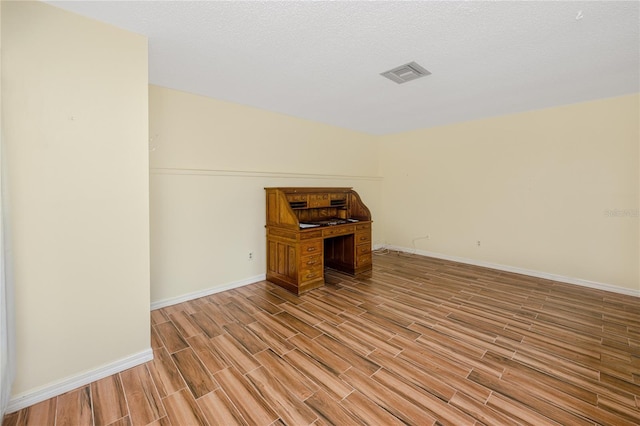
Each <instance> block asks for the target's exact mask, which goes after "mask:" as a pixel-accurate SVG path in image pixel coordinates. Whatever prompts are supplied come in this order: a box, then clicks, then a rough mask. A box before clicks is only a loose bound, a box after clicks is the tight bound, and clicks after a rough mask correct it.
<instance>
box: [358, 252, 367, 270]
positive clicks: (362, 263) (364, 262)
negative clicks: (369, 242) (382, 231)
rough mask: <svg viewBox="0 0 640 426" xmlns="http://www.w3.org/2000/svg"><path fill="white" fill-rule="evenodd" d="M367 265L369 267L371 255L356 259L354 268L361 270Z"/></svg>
mask: <svg viewBox="0 0 640 426" xmlns="http://www.w3.org/2000/svg"><path fill="white" fill-rule="evenodd" d="M367 265H371V253H367V254H363V255H360V256H358V257H356V268H362V267H363V266H367Z"/></svg>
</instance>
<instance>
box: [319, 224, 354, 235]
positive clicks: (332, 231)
mask: <svg viewBox="0 0 640 426" xmlns="http://www.w3.org/2000/svg"><path fill="white" fill-rule="evenodd" d="M353 231H354V229H353V226H336V227H335V228H334V227H329V228H325V229H323V230H322V236H323V237H334V236H337V235H345V234H353Z"/></svg>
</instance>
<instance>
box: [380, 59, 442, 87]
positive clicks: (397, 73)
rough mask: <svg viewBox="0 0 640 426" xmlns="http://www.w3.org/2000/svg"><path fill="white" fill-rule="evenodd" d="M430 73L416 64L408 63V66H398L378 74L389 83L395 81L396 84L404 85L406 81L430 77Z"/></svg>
mask: <svg viewBox="0 0 640 426" xmlns="http://www.w3.org/2000/svg"><path fill="white" fill-rule="evenodd" d="M430 74H431V73H430V72H429V71H427V70H426V69H424V68H423V67H421V66H420V65H418V64H416V63H415V62H409V63H408V64H404V65H400V66H399V67H395V68H394V69H392V70H389V71H385V72H383V73H380V75H381V76H383V77H387V78H388V79H389V80H391V81H395V82H396V83H398V84H402V83H406V82H407V81H411V80H415V79H416V78H420V77H424V76H426V75H430Z"/></svg>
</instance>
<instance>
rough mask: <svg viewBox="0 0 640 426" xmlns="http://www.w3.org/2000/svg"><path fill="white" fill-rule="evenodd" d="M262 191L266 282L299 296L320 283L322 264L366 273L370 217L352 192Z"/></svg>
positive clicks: (341, 269)
mask: <svg viewBox="0 0 640 426" xmlns="http://www.w3.org/2000/svg"><path fill="white" fill-rule="evenodd" d="M265 191H266V196H267V200H266V201H267V205H266V207H267V208H266V213H267V225H266V228H267V280H269V281H271V282H273V283H275V284H278V285H280V286H281V287H284V288H286V289H287V290H289V291H291V292H293V293H296V294H300V293H303V292H305V291H309V290H312V289H314V288H317V287H321V286H323V285H324V268H325V266H326V267H329V268H333V269H337V270H340V271H343V272H346V273H349V274H353V275H355V274H360V273H363V272H368V271H370V270H371V266H372V265H371V223H372V222H371V213H370V212H369V209H368V208H367V206H365V205H364V203H363V202H362V200H361V199H360V196H359V195H358V194H357V193H356V192H355V191H354V190H353V189H352V188H324V187H323V188H265ZM306 226H310V227H306Z"/></svg>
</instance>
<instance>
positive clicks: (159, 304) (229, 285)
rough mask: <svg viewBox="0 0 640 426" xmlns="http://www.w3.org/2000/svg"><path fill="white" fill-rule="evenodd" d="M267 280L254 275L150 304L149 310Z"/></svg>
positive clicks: (263, 276)
mask: <svg viewBox="0 0 640 426" xmlns="http://www.w3.org/2000/svg"><path fill="white" fill-rule="evenodd" d="M266 278H267V276H266V274H261V275H256V276H254V277H249V278H245V279H243V280H240V281H234V282H231V283H227V284H223V285H221V286H217V287H212V288H208V289H205V290H200V291H195V292H193V293H187V294H183V295H181V296H177V297H171V298H169V299H163V300H158V301H157V302H152V303H151V310H152V311H153V310H155V309H160V308H164V307H166V306H171V305H175V304H178V303H182V302H186V301H188V300H193V299H197V298H199V297H204V296H209V295H211V294H215V293H220V292H221V291H226V290H231V289H233V288H238V287H242V286H245V285H249V284H253V283H257V282H258V281H264V280H265V279H266Z"/></svg>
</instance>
